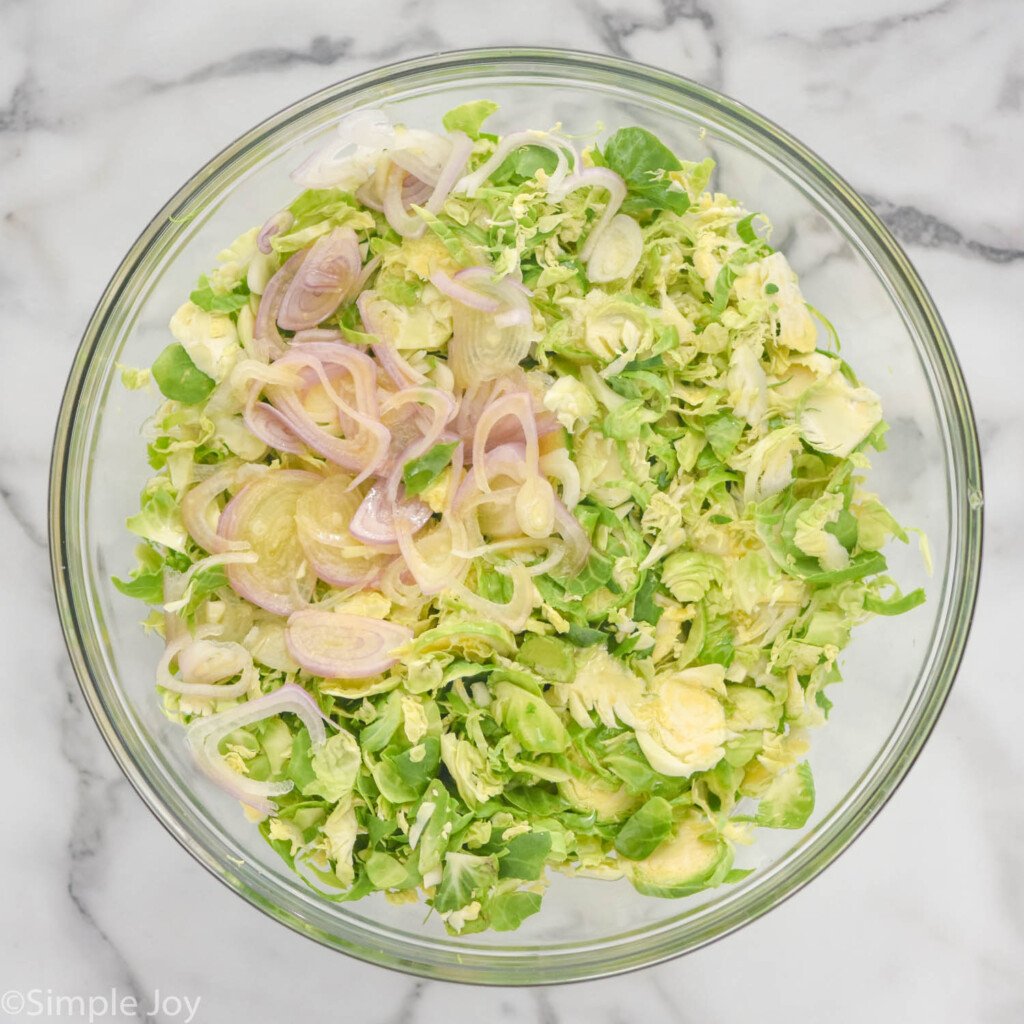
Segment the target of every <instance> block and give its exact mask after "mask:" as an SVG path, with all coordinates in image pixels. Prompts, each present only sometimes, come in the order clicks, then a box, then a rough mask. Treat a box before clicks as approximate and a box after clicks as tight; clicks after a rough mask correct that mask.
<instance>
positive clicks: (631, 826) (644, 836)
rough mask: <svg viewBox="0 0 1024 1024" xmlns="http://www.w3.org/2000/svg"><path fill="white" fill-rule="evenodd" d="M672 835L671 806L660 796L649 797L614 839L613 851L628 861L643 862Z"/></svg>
mask: <svg viewBox="0 0 1024 1024" xmlns="http://www.w3.org/2000/svg"><path fill="white" fill-rule="evenodd" d="M671 834H672V805H671V804H670V803H669V802H668V801H667V800H666V799H665V798H664V797H660V796H654V797H651V799H650V800H648V801H647V803H645V804H644V805H643V807H641V808H640V809H639V810H638V811H637V812H636V813H635V814H633V816H632V817H630V818H629V819H628V820H627V821H626V823H625V825H623V826H622V828H621V829H620V830H619V834H618V835H617V836H616V837H615V849H616V850H618V851H619V853H621V854H622V856H623V857H627V858H628V859H629V860H643V859H644V857H649V856H650V855H651V854H652V853H654V851H655V850H656V849H657V848H658V847H659V846H660V845H661V844H662V843H663V842H664V841H665V840H666V839H668V837H669V836H670V835H671Z"/></svg>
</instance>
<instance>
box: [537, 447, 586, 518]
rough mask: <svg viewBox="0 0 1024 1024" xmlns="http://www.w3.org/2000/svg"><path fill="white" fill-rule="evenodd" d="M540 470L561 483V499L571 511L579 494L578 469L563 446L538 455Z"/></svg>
mask: <svg viewBox="0 0 1024 1024" xmlns="http://www.w3.org/2000/svg"><path fill="white" fill-rule="evenodd" d="M540 471H541V472H542V473H543V474H544V475H545V476H547V477H553V478H554V479H555V480H557V481H558V482H559V483H560V484H561V485H562V501H563V503H564V504H565V507H566V508H567V509H569V510H570V511H572V510H573V509H574V508H575V507H576V506H577V505H578V504H579V500H580V494H581V484H580V471H579V470H578V469H577V468H576V463H575V462H573V461H572V458H571V457H570V456H569V453H568V452H567V451H566V450H565V449H564V448H555V449H554V450H553V451H550V452H545V453H544V454H543V455H542V456H541V457H540Z"/></svg>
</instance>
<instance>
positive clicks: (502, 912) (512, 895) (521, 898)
mask: <svg viewBox="0 0 1024 1024" xmlns="http://www.w3.org/2000/svg"><path fill="white" fill-rule="evenodd" d="M538 910H540V893H536V892H502V893H498V895H497V896H494V897H493V898H492V899H491V902H490V904H489V905H488V907H487V916H488V917H489V918H490V921H491V927H492V928H493V929H494V930H495V931H496V932H510V931H514V930H515V929H516V928H518V927H519V926H520V925H521V924H522V923H523V921H525V920H526V918H528V917H530V916H532V915H533V914H536V913H537V911H538Z"/></svg>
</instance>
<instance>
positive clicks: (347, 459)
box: [267, 345, 391, 483]
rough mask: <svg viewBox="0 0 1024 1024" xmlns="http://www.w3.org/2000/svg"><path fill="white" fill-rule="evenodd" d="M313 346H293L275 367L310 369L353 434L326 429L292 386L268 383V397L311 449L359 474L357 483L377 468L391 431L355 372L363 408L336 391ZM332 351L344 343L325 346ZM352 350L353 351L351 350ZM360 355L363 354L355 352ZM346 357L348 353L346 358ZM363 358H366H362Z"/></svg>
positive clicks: (358, 396)
mask: <svg viewBox="0 0 1024 1024" xmlns="http://www.w3.org/2000/svg"><path fill="white" fill-rule="evenodd" d="M312 347H313V346H310V345H303V346H297V347H294V348H293V349H292V350H291V351H290V352H288V354H287V355H286V356H283V357H282V358H281V359H279V360H278V361H277V362H276V363H275V366H281V365H282V364H284V363H288V365H290V366H300V365H301V366H305V367H308V368H309V369H311V370H312V371H313V373H314V374H315V376H316V379H317V380H319V382H320V386H321V387H322V388H323V395H325V396H326V397H327V398H328V399H329V400H330V401H331V402H332V403H333V404H334V406H335V407H336V409H337V412H338V414H339V420H340V422H341V423H345V422H346V421H347V422H349V423H351V424H353V425H354V426H355V428H356V429H355V431H354V436H353V437H338V436H336V435H335V434H331V433H329V432H328V431H327V430H325V429H324V428H323V427H322V426H321V425H320V424H319V423H318V422H317V421H316V419H315V418H314V416H313V415H312V414H311V413H310V411H309V410H308V409H307V408H306V407H305V405H304V404H303V401H302V400H301V399H300V397H299V395H298V394H297V392H296V391H295V390H294V389H293V388H286V387H281V386H278V385H271V386H268V388H267V397H268V398H269V399H270V402H271V404H272V405H273V406H274V408H275V409H277V410H278V411H279V412H280V413H281V414H282V415H283V416H284V418H285V419H286V420H287V422H288V425H289V426H290V427H291V429H292V430H293V431H294V432H295V434H296V435H297V436H298V437H300V438H301V439H302V440H303V441H304V442H305V443H306V444H307V445H309V447H310V448H312V449H313V450H314V451H315V452H318V453H319V454H321V455H322V456H323V457H324V458H325V459H329V460H330V461H331V462H333V463H335V464H336V465H338V466H341V467H342V469H347V470H350V471H352V472H355V473H358V474H359V475H358V476H357V477H356V481H355V482H356V483H359V482H361V481H362V480H364V479H366V477H368V476H369V475H370V474H372V473H374V472H376V471H377V469H378V468H379V467H380V466H381V465H382V464H383V462H384V461H385V459H386V458H387V455H388V449H389V447H390V442H391V433H390V431H389V430H388V429H387V427H385V426H384V425H383V424H382V423H381V422H380V420H379V418H378V416H377V409H376V393H375V391H374V392H373V393H372V395H370V394H366V395H361V393H360V388H361V387H362V385H361V383H360V378H359V376H358V374H354V384H355V389H356V398H357V401H358V402H359V403H360V404H361V405H362V406H363V408H364V410H365V411H359V410H356V409H354V408H352V406H350V405H349V404H348V402H346V401H345V400H344V399H343V398H342V397H341V396H340V395H339V394H338V392H337V390H336V388H335V386H334V384H333V383H332V381H331V379H330V377H329V376H328V374H327V371H326V370H325V369H324V365H323V362H322V361H321V360H320V358H319V357H318V356H317V355H316V354H314V353H313V352H312V351H310V349H311V348H312ZM326 347H328V348H330V349H332V350H342V349H346V348H347V346H344V345H327V346H326ZM353 351H354V350H353ZM357 354H358V355H362V353H357ZM345 358H346V359H347V358H348V357H347V356H346V357H345ZM364 358H365V357H364Z"/></svg>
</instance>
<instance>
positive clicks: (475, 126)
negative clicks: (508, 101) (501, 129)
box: [441, 100, 498, 139]
mask: <svg viewBox="0 0 1024 1024" xmlns="http://www.w3.org/2000/svg"><path fill="white" fill-rule="evenodd" d="M497 109H498V104H497V103H492V102H491V100H473V101H471V102H470V103H463V104H461V106H458V107H454V108H453V109H452V110H449V111H448V113H447V114H445V115H444V117H442V118H441V123H442V124H443V125H444V127H445V131H449V132H465V133H466V134H467V135H468V136H469V137H470V138H471V139H478V138H480V127H481V126H482V125H483V123H484V121H486V120H487V118H489V117H490V116H491V114H493V113H494V112H495V111H496V110H497Z"/></svg>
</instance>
